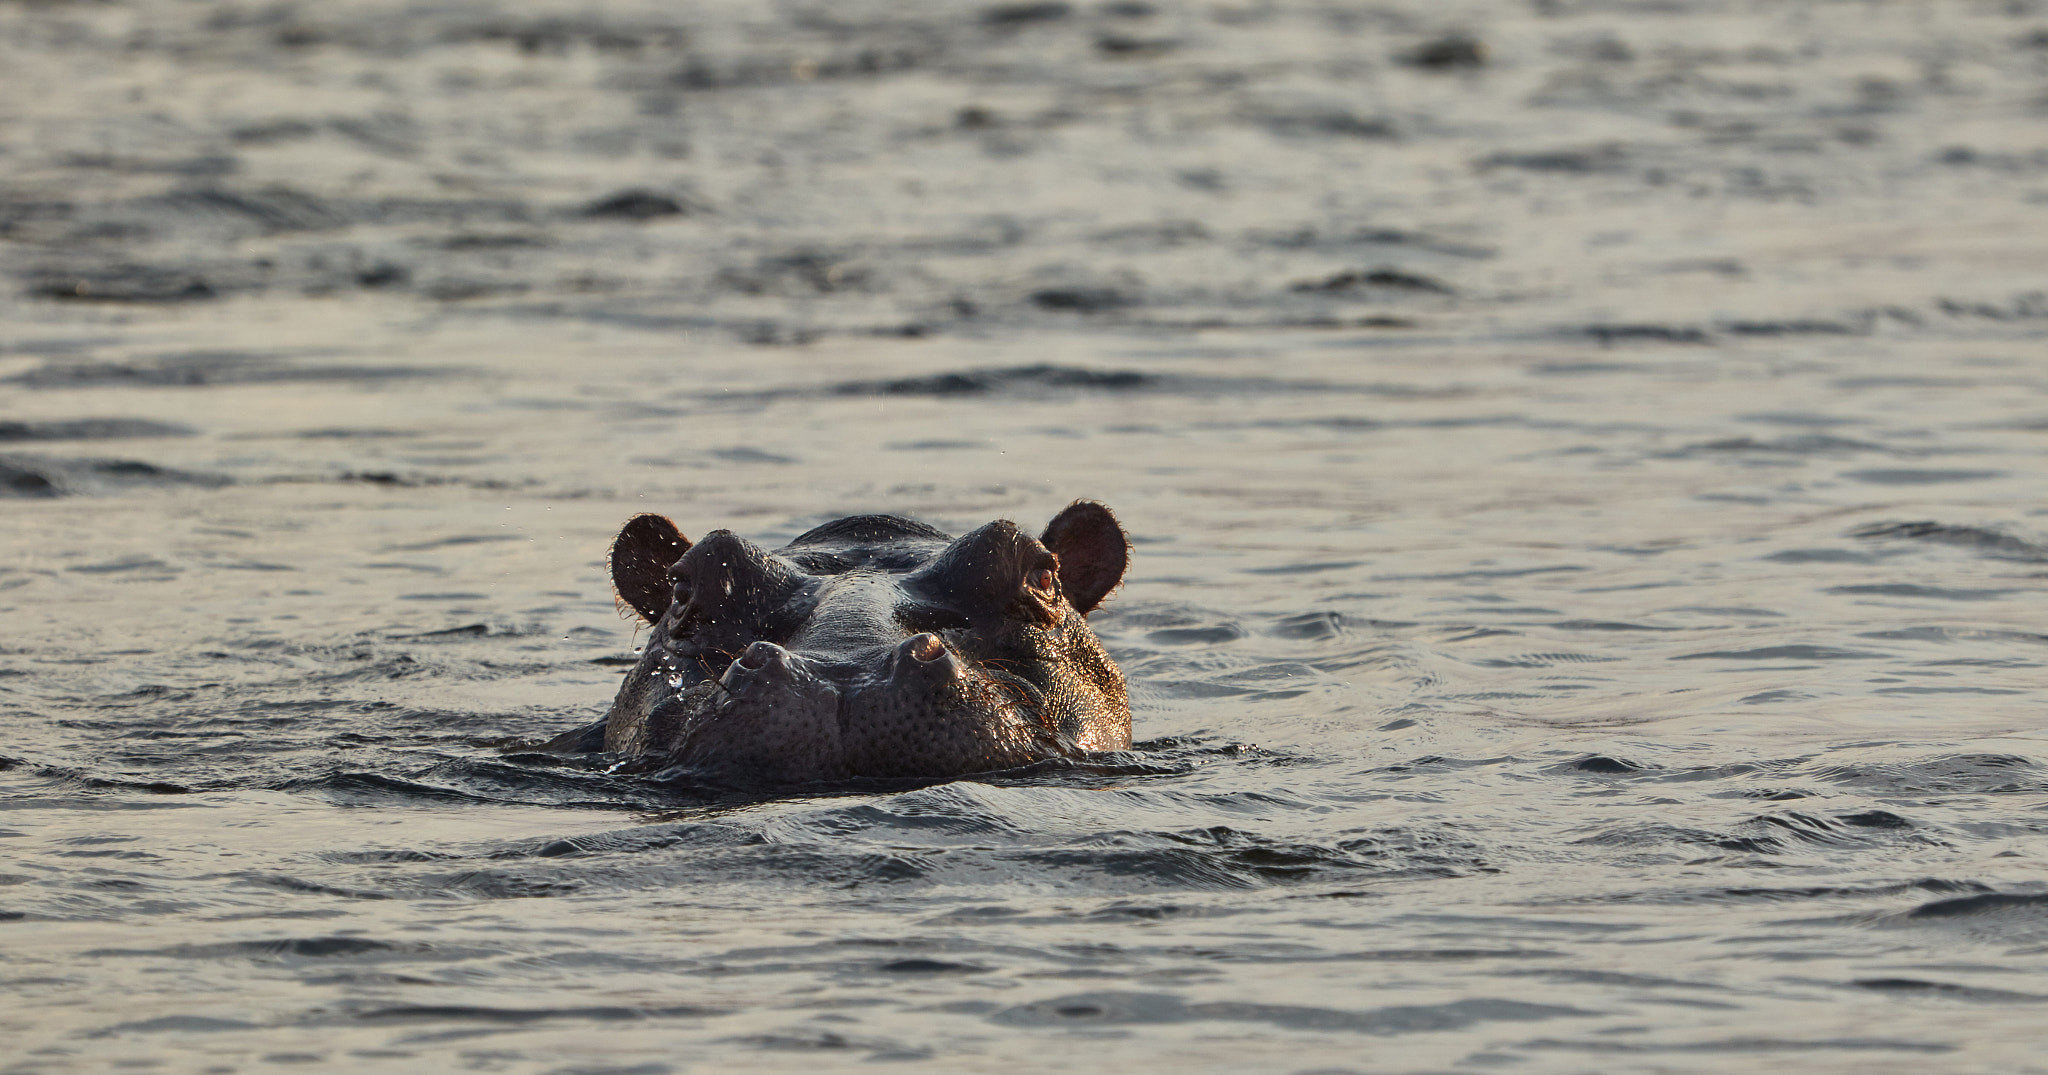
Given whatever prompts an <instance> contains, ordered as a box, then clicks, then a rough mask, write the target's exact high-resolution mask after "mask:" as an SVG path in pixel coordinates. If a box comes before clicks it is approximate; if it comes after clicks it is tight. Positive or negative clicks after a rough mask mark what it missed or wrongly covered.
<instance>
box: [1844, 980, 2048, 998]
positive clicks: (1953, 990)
mask: <svg viewBox="0 0 2048 1075" xmlns="http://www.w3.org/2000/svg"><path fill="white" fill-rule="evenodd" d="M1845 987H1846V988H1850V989H1863V990H1868V991H1870V992H1873V993H1884V994H1887V995H1890V996H1913V997H1939V998H1941V999H1943V1000H1966V1001H1971V1002H1974V1003H1979V1004H2041V1003H2048V995H2043V994H2040V993H2019V992H2014V991H2012V990H2009V989H1985V988H1982V987H1980V986H1968V985H1958V984H1956V983H1954V982H1930V981H1927V980H1925V979H1921V978H1858V979H1856V980H1855V981H1852V982H1848V983H1846V985H1845Z"/></svg>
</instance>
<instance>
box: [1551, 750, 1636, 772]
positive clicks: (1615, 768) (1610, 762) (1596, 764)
mask: <svg viewBox="0 0 2048 1075" xmlns="http://www.w3.org/2000/svg"><path fill="white" fill-rule="evenodd" d="M1550 768H1551V771H1553V772H1574V773H1598V774H1601V775H1603V776H1630V775H1633V774H1635V773H1640V772H1644V771H1645V770H1648V769H1650V768H1652V767H1651V766H1647V765H1638V764H1636V763H1635V762H1631V761H1624V760H1622V759H1620V758H1610V757H1608V756H1606V755H1604V754H1595V755H1593V756H1591V757H1586V758H1580V759H1579V760H1577V761H1573V762H1566V763H1564V764H1562V765H1555V766H1551V767H1550Z"/></svg>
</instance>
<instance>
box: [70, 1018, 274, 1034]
mask: <svg viewBox="0 0 2048 1075" xmlns="http://www.w3.org/2000/svg"><path fill="white" fill-rule="evenodd" d="M258 1026H259V1024H256V1023H247V1022H243V1021H242V1020H240V1019H216V1018H213V1017H212V1016H206V1015H166V1016H162V1017H159V1018H156V1019H143V1020H140V1021H138V1022H133V1023H115V1024H114V1025H113V1026H108V1027H101V1028H99V1029H97V1030H91V1031H87V1032H86V1034H85V1036H86V1037H88V1038H106V1037H112V1036H114V1035H116V1034H157V1033H171V1034H205V1033H213V1032H217V1031H223V1030H255V1029H258Z"/></svg>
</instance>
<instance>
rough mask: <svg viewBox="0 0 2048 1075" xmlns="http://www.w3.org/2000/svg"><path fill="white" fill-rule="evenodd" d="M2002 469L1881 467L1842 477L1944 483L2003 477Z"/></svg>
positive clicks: (1874, 482)
mask: <svg viewBox="0 0 2048 1075" xmlns="http://www.w3.org/2000/svg"><path fill="white" fill-rule="evenodd" d="M2005 475H2006V472H2005V471H2002V470H1961V469H1956V470H1935V469H1915V468H1904V467H1894V468H1882V469H1875V470H1848V471H1843V472H1842V477H1844V478H1849V479H1851V480H1854V481H1859V482H1864V483H1867V484H1870V485H1945V484H1950V483H1954V482H1975V481H1988V480H1990V479H1992V478H2003V477H2005Z"/></svg>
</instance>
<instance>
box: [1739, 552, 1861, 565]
mask: <svg viewBox="0 0 2048 1075" xmlns="http://www.w3.org/2000/svg"><path fill="white" fill-rule="evenodd" d="M1884 555H1885V554H1884V553H1881V552H1879V553H1869V552H1857V551H1856V550H1854V549H1783V550H1780V551H1778V552H1774V553H1772V554H1770V555H1769V556H1765V557H1761V559H1763V560H1766V561H1768V562H1770V563H1774V564H1874V563H1877V562H1878V561H1879V560H1880V559H1882V558H1883V557H1884Z"/></svg>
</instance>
